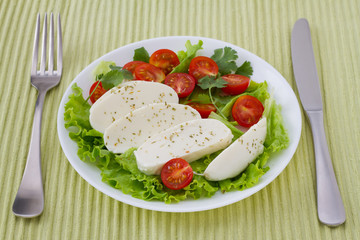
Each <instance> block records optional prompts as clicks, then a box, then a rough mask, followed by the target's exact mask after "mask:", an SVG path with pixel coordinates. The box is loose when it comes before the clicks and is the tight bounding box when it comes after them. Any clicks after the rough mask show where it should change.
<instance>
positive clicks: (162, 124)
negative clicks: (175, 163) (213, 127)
mask: <svg viewBox="0 0 360 240" xmlns="http://www.w3.org/2000/svg"><path fill="white" fill-rule="evenodd" d="M194 119H201V116H200V114H199V112H198V111H196V110H195V109H194V108H192V107H190V106H187V105H183V104H178V103H153V104H149V105H146V106H144V107H141V108H138V109H136V110H134V111H131V112H130V113H128V114H127V115H125V117H122V118H120V119H118V120H116V121H115V122H113V123H112V124H111V125H110V126H109V127H107V128H106V130H105V133H104V142H105V146H106V148H107V149H108V150H110V151H112V152H113V153H123V152H125V151H126V150H128V149H129V148H132V147H139V146H140V145H141V144H143V143H144V142H145V141H146V140H147V139H148V138H150V137H151V136H153V135H155V134H158V133H160V132H161V131H164V130H165V129H168V128H170V127H172V126H174V125H177V124H179V123H182V122H186V121H190V120H194Z"/></svg>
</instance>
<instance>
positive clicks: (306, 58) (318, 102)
mask: <svg viewBox="0 0 360 240" xmlns="http://www.w3.org/2000/svg"><path fill="white" fill-rule="evenodd" d="M291 56H292V62H293V70H294V76H295V81H296V85H297V88H298V92H299V95H300V100H301V103H302V105H303V108H304V110H305V112H306V113H307V116H308V118H309V121H310V125H311V129H312V135H313V143H314V151H315V162H316V189H317V209H318V217H319V220H320V222H322V223H324V224H326V225H328V226H338V225H341V224H342V223H344V222H345V219H346V216H345V208H344V205H343V202H342V199H341V195H340V191H339V187H338V185H337V182H336V177H335V174H334V169H333V166H332V161H331V158H330V153H329V149H328V146H327V141H326V136H325V130H324V120H323V104H322V98H321V90H320V84H319V78H318V74H317V70H316V63H315V57H314V51H313V46H312V40H311V34H310V27H309V23H308V21H307V20H306V19H304V18H302V19H299V20H297V21H296V23H295V25H294V27H293V30H292V33H291Z"/></svg>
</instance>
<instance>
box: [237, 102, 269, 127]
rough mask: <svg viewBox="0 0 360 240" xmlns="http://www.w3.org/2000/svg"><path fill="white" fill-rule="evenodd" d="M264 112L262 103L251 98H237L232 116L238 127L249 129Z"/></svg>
mask: <svg viewBox="0 0 360 240" xmlns="http://www.w3.org/2000/svg"><path fill="white" fill-rule="evenodd" d="M263 112H264V106H263V105H262V103H261V102H260V101H259V100H258V99H257V98H256V97H253V96H250V95H243V96H241V97H239V98H238V99H237V100H236V102H235V103H234V106H233V108H232V116H233V118H234V119H235V121H236V122H238V123H239V125H240V126H243V127H251V126H252V125H254V124H255V123H257V122H258V121H259V120H260V118H261V116H262V114H263Z"/></svg>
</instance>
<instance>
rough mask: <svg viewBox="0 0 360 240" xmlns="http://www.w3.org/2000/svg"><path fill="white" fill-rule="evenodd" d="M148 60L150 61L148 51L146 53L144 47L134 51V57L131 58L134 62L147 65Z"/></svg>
mask: <svg viewBox="0 0 360 240" xmlns="http://www.w3.org/2000/svg"><path fill="white" fill-rule="evenodd" d="M149 59H150V56H149V53H148V51H146V49H145V48H144V47H141V48H138V49H135V52H134V57H133V60H134V61H143V62H146V63H149Z"/></svg>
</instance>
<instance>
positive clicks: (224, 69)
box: [211, 47, 238, 75]
mask: <svg viewBox="0 0 360 240" xmlns="http://www.w3.org/2000/svg"><path fill="white" fill-rule="evenodd" d="M211 58H212V59H213V60H214V61H215V62H216V63H217V65H218V67H219V73H220V74H221V75H226V74H230V73H232V72H233V71H235V70H236V69H237V66H236V62H235V60H236V59H237V58H238V55H237V52H236V51H235V50H234V49H232V48H231V47H224V48H218V49H215V51H214V55H212V56H211Z"/></svg>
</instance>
